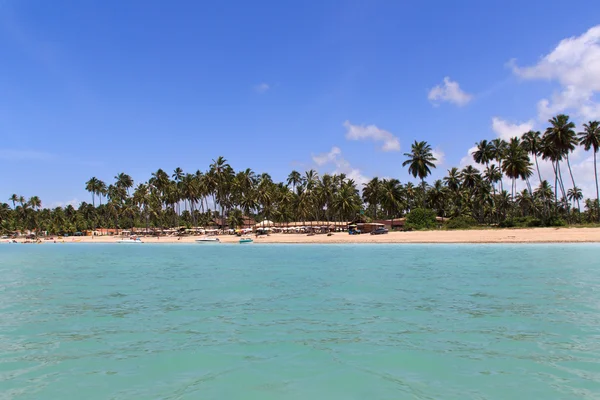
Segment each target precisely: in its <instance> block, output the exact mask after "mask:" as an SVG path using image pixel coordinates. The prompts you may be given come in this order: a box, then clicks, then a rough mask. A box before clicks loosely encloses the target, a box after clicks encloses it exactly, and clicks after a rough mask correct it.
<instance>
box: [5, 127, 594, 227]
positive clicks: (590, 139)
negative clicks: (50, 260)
mask: <svg viewBox="0 0 600 400" xmlns="http://www.w3.org/2000/svg"><path fill="white" fill-rule="evenodd" d="M583 129H584V130H583V132H579V142H580V143H581V145H582V146H583V148H584V149H585V151H590V149H593V150H594V178H595V183H596V203H597V205H600V191H598V168H597V167H596V154H597V153H598V150H599V149H600V122H598V121H590V122H588V123H587V124H583ZM13 196H14V195H13ZM11 199H12V197H11ZM598 221H600V213H598Z"/></svg>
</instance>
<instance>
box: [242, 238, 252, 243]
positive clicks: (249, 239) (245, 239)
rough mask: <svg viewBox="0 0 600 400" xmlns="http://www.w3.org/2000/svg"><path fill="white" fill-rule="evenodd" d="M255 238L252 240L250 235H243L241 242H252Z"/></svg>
mask: <svg viewBox="0 0 600 400" xmlns="http://www.w3.org/2000/svg"><path fill="white" fill-rule="evenodd" d="M253 241H254V240H252V238H249V237H245V238H244V237H243V238H241V239H240V243H252V242H253Z"/></svg>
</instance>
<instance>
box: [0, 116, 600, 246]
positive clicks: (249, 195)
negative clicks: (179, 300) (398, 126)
mask: <svg viewBox="0 0 600 400" xmlns="http://www.w3.org/2000/svg"><path fill="white" fill-rule="evenodd" d="M548 122H549V126H548V128H547V129H546V130H545V131H544V132H543V133H541V132H537V131H529V132H525V133H524V134H523V135H522V136H521V137H513V138H511V139H510V140H508V141H505V140H502V139H494V140H491V141H488V140H482V141H480V142H478V143H476V150H475V151H474V152H473V153H472V156H473V161H474V163H475V164H476V165H475V166H474V165H468V166H466V167H464V168H462V169H459V168H456V167H454V168H450V169H449V170H448V171H447V174H446V176H445V177H444V178H442V179H438V180H435V181H434V182H433V183H431V184H429V183H428V182H426V178H427V177H428V176H429V175H430V174H431V171H432V169H433V168H436V161H437V160H436V158H435V157H434V155H433V152H432V148H431V146H430V145H429V144H428V143H427V142H425V141H420V142H419V141H415V142H414V143H413V144H412V145H411V151H410V152H408V153H405V154H404V156H405V160H404V161H403V163H402V166H404V167H408V172H409V173H410V174H411V175H412V176H413V177H414V178H418V179H419V181H418V183H416V184H414V183H412V182H407V183H404V184H403V183H401V182H400V181H399V180H398V179H394V178H390V179H380V178H373V179H371V180H370V181H368V182H367V183H365V184H363V185H358V184H357V183H356V182H355V181H354V180H352V179H350V178H348V177H347V176H346V175H345V174H323V175H319V174H318V173H317V171H315V170H309V171H306V172H305V173H303V174H301V173H300V172H298V171H292V172H291V173H290V174H289V176H288V177H287V179H286V180H285V181H284V182H275V181H273V179H272V178H271V176H270V175H269V174H267V173H262V174H257V173H255V172H254V171H252V170H251V169H245V170H242V171H235V170H234V169H233V168H232V167H231V166H230V165H229V163H228V162H227V160H226V159H225V158H223V157H218V158H217V159H215V160H212V163H211V164H210V166H209V168H208V170H206V171H201V170H197V171H195V172H193V173H190V172H187V173H186V172H184V171H183V170H182V169H181V168H176V169H175V170H174V171H173V172H172V173H168V172H166V171H164V170H162V169H158V170H157V171H156V172H153V173H152V175H151V177H150V179H149V180H148V181H147V182H143V183H139V184H137V185H134V181H133V179H132V178H131V176H129V175H127V174H126V173H120V174H118V175H117V176H115V177H114V181H113V182H112V183H109V184H108V185H107V184H106V183H105V182H104V181H102V180H100V179H98V178H96V177H92V178H91V179H89V180H88V181H87V182H86V183H85V189H86V190H87V191H88V192H89V193H90V195H91V203H87V202H83V203H82V204H81V205H80V206H79V207H78V208H77V209H75V208H74V207H73V206H67V207H56V208H53V209H48V208H42V203H41V200H40V199H39V197H37V196H33V197H31V198H29V199H25V198H24V197H23V196H18V195H16V194H13V195H12V196H10V198H9V199H8V200H9V203H10V204H9V203H2V204H0V230H1V231H2V232H4V233H6V232H13V231H17V230H20V231H24V230H31V231H48V232H50V233H53V234H58V233H73V232H75V231H83V230H89V229H95V228H99V227H102V228H120V229H125V228H132V227H138V228H143V227H146V228H150V227H154V228H167V227H178V226H182V225H183V226H189V227H191V226H209V225H211V224H217V225H223V226H229V227H238V226H241V225H242V224H243V222H244V217H245V216H246V217H251V218H253V219H254V220H255V221H260V220H263V219H269V220H273V221H276V222H291V221H314V220H319V221H351V220H354V219H356V218H357V217H359V218H365V219H371V220H377V219H394V218H400V217H403V216H406V215H407V214H409V213H410V212H411V211H413V210H415V209H417V208H421V209H431V210H434V211H435V213H436V214H437V215H438V216H441V217H449V218H459V217H460V218H468V219H469V220H470V221H473V223H474V224H487V225H500V226H510V223H511V221H514V220H517V219H523V218H525V219H528V220H529V221H530V222H531V223H532V224H533V225H532V226H543V225H562V224H564V223H570V224H574V223H582V222H588V223H589V222H597V221H600V213H599V197H600V196H599V194H600V193H599V190H598V175H597V167H596V156H597V153H598V150H599V148H600V123H599V122H598V121H590V122H588V123H585V124H583V130H582V131H581V132H579V133H577V132H575V124H574V123H573V122H572V121H570V119H569V116H567V115H564V114H561V115H557V116H556V117H553V118H552V119H550V120H549V121H548ZM578 146H581V147H583V149H584V150H585V151H592V152H593V158H594V173H595V178H596V179H595V181H596V196H595V198H589V199H585V201H584V198H583V194H582V191H581V189H580V188H579V187H578V186H577V185H576V180H575V176H574V174H573V171H572V168H571V163H570V156H571V154H572V152H573V151H574V150H575V149H576V148H577V147H578ZM540 159H541V160H544V161H548V162H550V164H551V166H552V175H551V176H542V174H541V172H540V168H539V160H540ZM564 165H566V166H567V170H568V173H569V176H568V177H563V173H562V169H563V168H562V167H563V166H564ZM534 174H535V175H536V176H537V179H538V182H539V185H538V186H536V187H533V186H532V185H531V183H530V181H531V177H532V176H533V175H534ZM505 179H508V180H510V187H505V186H504V180H505ZM519 181H522V182H524V183H525V189H522V190H517V183H518V182H519Z"/></svg>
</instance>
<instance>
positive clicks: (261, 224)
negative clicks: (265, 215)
mask: <svg viewBox="0 0 600 400" xmlns="http://www.w3.org/2000/svg"><path fill="white" fill-rule="evenodd" d="M267 226H273V221H269V220H268V219H265V220H264V221H262V222H259V223H258V224H256V227H257V228H264V227H267Z"/></svg>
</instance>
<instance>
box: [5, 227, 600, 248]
mask: <svg viewBox="0 0 600 400" xmlns="http://www.w3.org/2000/svg"><path fill="white" fill-rule="evenodd" d="M200 237H202V236H183V237H177V236H161V237H160V238H157V237H142V238H141V239H142V241H143V242H144V243H194V242H195V240H196V239H198V238H200ZM250 237H251V238H252V239H253V240H254V243H255V244H261V243H264V244H266V243H299V244H301V243H312V244H334V243H594V242H600V228H531V229H481V230H456V231H446V230H439V231H416V232H390V233H388V234H384V235H369V234H363V235H349V234H348V233H346V232H337V233H334V234H333V235H332V236H327V235H325V234H320V235H314V236H307V235H306V234H283V233H276V234H271V235H268V236H259V237H256V236H255V235H251V236H250ZM218 238H219V240H220V241H221V243H238V242H239V240H240V238H239V237H238V236H235V235H219V236H218ZM119 239H120V237H116V236H96V237H93V238H92V237H91V236H85V237H68V238H64V239H60V240H58V239H56V241H57V242H60V243H115V242H116V241H117V240H119ZM17 241H18V242H22V241H24V239H17ZM42 243H53V241H51V240H42Z"/></svg>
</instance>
